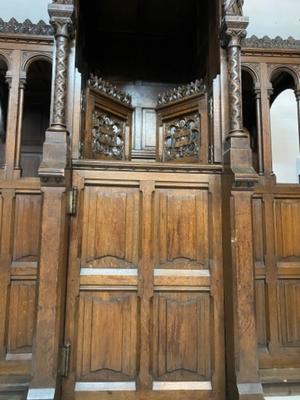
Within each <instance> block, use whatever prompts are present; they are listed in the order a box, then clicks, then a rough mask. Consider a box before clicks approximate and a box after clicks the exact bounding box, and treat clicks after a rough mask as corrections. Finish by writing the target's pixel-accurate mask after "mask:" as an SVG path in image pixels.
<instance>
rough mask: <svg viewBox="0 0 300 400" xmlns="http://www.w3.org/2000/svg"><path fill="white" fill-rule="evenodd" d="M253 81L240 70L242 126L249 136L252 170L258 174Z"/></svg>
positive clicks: (247, 71)
mask: <svg viewBox="0 0 300 400" xmlns="http://www.w3.org/2000/svg"><path fill="white" fill-rule="evenodd" d="M254 89H255V80H254V76H253V74H252V73H251V71H249V70H248V69H244V68H243V69H242V97H243V125H244V128H246V129H247V131H248V132H249V134H250V142H251V148H252V161H253V168H254V169H255V170H256V171H257V172H259V165H258V152H259V149H258V146H259V140H258V133H257V113H256V100H255V91H254Z"/></svg>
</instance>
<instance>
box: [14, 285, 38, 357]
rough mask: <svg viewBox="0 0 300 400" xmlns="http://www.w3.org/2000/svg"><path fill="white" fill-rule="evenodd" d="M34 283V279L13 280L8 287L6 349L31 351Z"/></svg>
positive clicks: (34, 299) (34, 295) (19, 351)
mask: <svg viewBox="0 0 300 400" xmlns="http://www.w3.org/2000/svg"><path fill="white" fill-rule="evenodd" d="M35 301H36V284H35V282H34V281H15V282H12V283H11V287H10V304H9V313H8V315H9V323H8V335H7V351H8V352H9V353H25V352H30V351H31V346H32V340H33V331H34V322H35Z"/></svg>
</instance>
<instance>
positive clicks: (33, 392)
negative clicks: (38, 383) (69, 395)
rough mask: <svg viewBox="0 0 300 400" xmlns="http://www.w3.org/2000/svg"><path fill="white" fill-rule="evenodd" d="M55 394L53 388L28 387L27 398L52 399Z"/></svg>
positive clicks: (35, 399) (28, 399) (29, 399)
mask: <svg viewBox="0 0 300 400" xmlns="http://www.w3.org/2000/svg"><path fill="white" fill-rule="evenodd" d="M54 396H55V389H52V388H48V389H46V388H45V389H29V390H28V394H27V398H26V399H27V400H53V399H54Z"/></svg>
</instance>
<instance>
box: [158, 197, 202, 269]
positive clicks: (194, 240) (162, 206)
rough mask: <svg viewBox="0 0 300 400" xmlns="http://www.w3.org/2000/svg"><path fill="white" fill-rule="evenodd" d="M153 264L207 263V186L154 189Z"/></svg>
mask: <svg viewBox="0 0 300 400" xmlns="http://www.w3.org/2000/svg"><path fill="white" fill-rule="evenodd" d="M155 221H156V226H155V235H154V241H155V243H154V246H155V251H154V257H155V267H156V268H179V269H182V268H184V269H186V268H187V269H189V268H196V269H201V268H207V267H208V260H209V254H208V192H207V190H193V189H190V190H175V189H157V191H156V195H155Z"/></svg>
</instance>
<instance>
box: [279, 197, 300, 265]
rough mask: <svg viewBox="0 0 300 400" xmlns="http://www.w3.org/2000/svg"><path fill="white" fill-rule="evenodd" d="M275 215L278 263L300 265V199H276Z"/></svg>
mask: <svg viewBox="0 0 300 400" xmlns="http://www.w3.org/2000/svg"><path fill="white" fill-rule="evenodd" d="M274 213H275V223H276V226H275V234H276V236H275V237H276V242H275V243H276V255H277V258H278V261H294V262H297V263H300V240H299V239H300V199H275V203H274Z"/></svg>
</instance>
